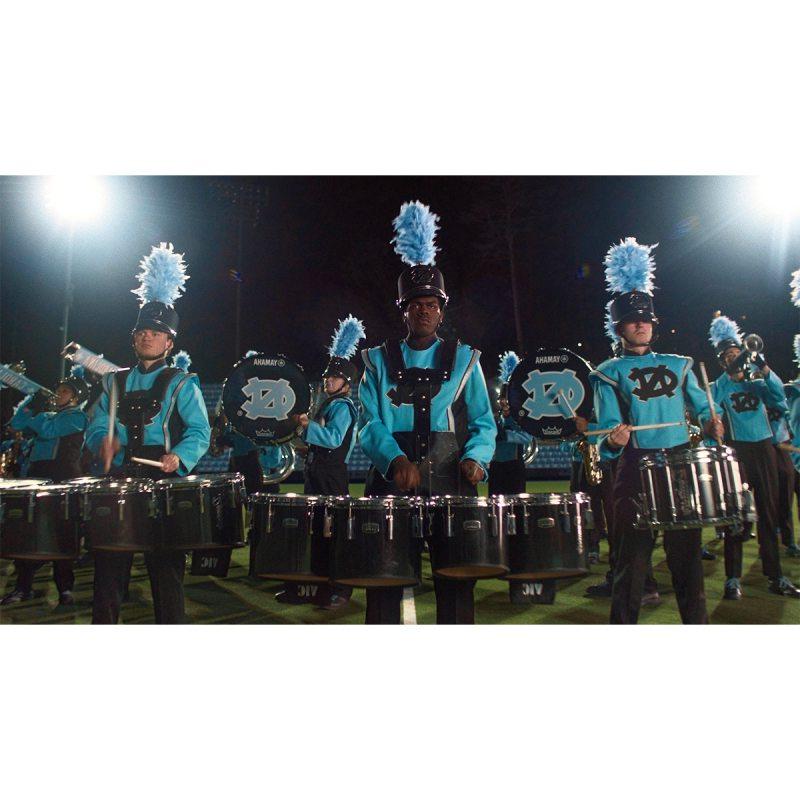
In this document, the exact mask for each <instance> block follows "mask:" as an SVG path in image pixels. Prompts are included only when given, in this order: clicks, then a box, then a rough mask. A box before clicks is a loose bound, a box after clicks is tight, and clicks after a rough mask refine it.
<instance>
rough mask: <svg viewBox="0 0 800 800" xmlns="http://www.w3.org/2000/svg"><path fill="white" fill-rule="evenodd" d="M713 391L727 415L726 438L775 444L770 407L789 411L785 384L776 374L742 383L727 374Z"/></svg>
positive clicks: (716, 381)
mask: <svg viewBox="0 0 800 800" xmlns="http://www.w3.org/2000/svg"><path fill="white" fill-rule="evenodd" d="M711 391H712V394H713V395H714V402H716V403H718V404H719V405H720V406H722V408H723V410H724V412H725V423H726V424H725V435H726V437H727V438H728V439H730V440H732V441H734V442H763V441H764V440H765V439H769V440H772V436H773V432H772V427H771V425H770V422H769V415H768V414H767V407H768V406H769V407H771V408H776V409H779V410H780V411H782V412H786V411H787V410H788V406H787V404H786V395H785V394H784V391H783V382H782V381H781V379H780V378H779V377H778V376H777V375H776V374H775V373H774V372H773V371H772V370H770V372H769V375H767V377H766V379H762V378H758V379H756V380H752V381H738V382H737V381H734V380H731V377H730V375H728V373H727V372H723V373H722V375H720V376H719V377H718V378H717V379H716V380H715V381H714V382H713V383H712V384H711Z"/></svg>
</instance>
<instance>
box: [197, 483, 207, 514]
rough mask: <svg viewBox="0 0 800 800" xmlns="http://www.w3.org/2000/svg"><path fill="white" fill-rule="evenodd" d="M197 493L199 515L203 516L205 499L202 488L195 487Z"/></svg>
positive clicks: (204, 492)
mask: <svg viewBox="0 0 800 800" xmlns="http://www.w3.org/2000/svg"><path fill="white" fill-rule="evenodd" d="M197 492H198V494H199V495H200V496H199V498H198V502H199V504H200V513H201V514H205V513H206V499H205V494H206V491H205V489H204V488H203V487H202V486H198V487H197Z"/></svg>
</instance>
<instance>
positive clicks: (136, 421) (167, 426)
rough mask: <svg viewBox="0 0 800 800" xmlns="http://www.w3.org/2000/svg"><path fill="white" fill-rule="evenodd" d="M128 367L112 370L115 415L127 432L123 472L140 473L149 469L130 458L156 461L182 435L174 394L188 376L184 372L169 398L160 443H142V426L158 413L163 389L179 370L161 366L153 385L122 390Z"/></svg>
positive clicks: (183, 426)
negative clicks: (145, 387) (115, 406)
mask: <svg viewBox="0 0 800 800" xmlns="http://www.w3.org/2000/svg"><path fill="white" fill-rule="evenodd" d="M130 371H131V370H130V368H126V369H120V370H117V372H115V373H114V377H113V378H112V380H114V381H116V384H117V397H118V398H119V400H118V401H117V418H118V419H119V421H120V422H121V423H122V424H123V425H124V426H125V429H126V430H127V433H128V445H127V447H126V448H125V461H124V464H123V470H124V472H125V474H126V475H131V476H140V477H144V476H145V475H146V474H149V473H150V472H151V471H152V470H151V468H150V467H145V466H143V465H141V464H136V463H132V462H131V459H132V458H133V457H134V456H136V457H138V458H149V459H151V460H153V461H158V460H159V459H160V458H161V456H163V455H164V454H165V453H168V452H169V451H170V450H171V449H172V448H171V446H170V445H171V443H172V442H178V441H180V439H181V436H182V435H183V432H184V430H185V429H186V425H185V424H184V422H183V420H182V419H181V415H180V414H174V413H173V411H174V410H175V406H176V404H177V402H178V394H179V393H180V390H181V387H182V386H183V384H184V383H185V382H186V381H187V380H188V379H189V378H190V377H191V373H187V374H186V376H185V377H184V379H183V380H182V381H180V382H179V383H178V385H177V386H176V387H175V391H174V392H173V393H172V399H171V401H170V407H169V409H168V410H167V413H166V416H165V417H164V423H163V426H162V432H163V434H164V443H163V444H148V445H146V444H144V429H145V427H146V426H147V425H150V424H151V423H152V422H153V420H154V419H155V418H156V417H157V416H158V414H159V413H160V411H161V409H162V407H163V404H164V403H165V402H166V401H167V389H168V388H169V385H170V383H171V381H172V379H173V378H174V377H175V376H176V375H178V374H180V373H181V372H183V370H180V369H178V368H177V367H164V369H162V370H161V372H159V373H158V375H156V379H155V381H154V382H153V385H152V386H151V387H150V388H149V389H139V390H133V391H126V389H125V384H126V382H127V379H128V374H129V373H130Z"/></svg>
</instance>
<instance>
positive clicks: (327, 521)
mask: <svg viewBox="0 0 800 800" xmlns="http://www.w3.org/2000/svg"><path fill="white" fill-rule="evenodd" d="M331 536H333V514H332V513H331V507H330V506H328V505H326V506H325V511H324V513H323V516H322V537H323V538H324V539H330V538H331Z"/></svg>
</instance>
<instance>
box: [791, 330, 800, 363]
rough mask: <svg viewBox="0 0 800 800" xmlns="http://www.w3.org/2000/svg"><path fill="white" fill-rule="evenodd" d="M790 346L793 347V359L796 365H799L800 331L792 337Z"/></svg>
mask: <svg viewBox="0 0 800 800" xmlns="http://www.w3.org/2000/svg"><path fill="white" fill-rule="evenodd" d="M792 348H793V349H794V361H795V364H797V366H798V367H800V333H798V334H797V336H795V337H794V341H793V342H792Z"/></svg>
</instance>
